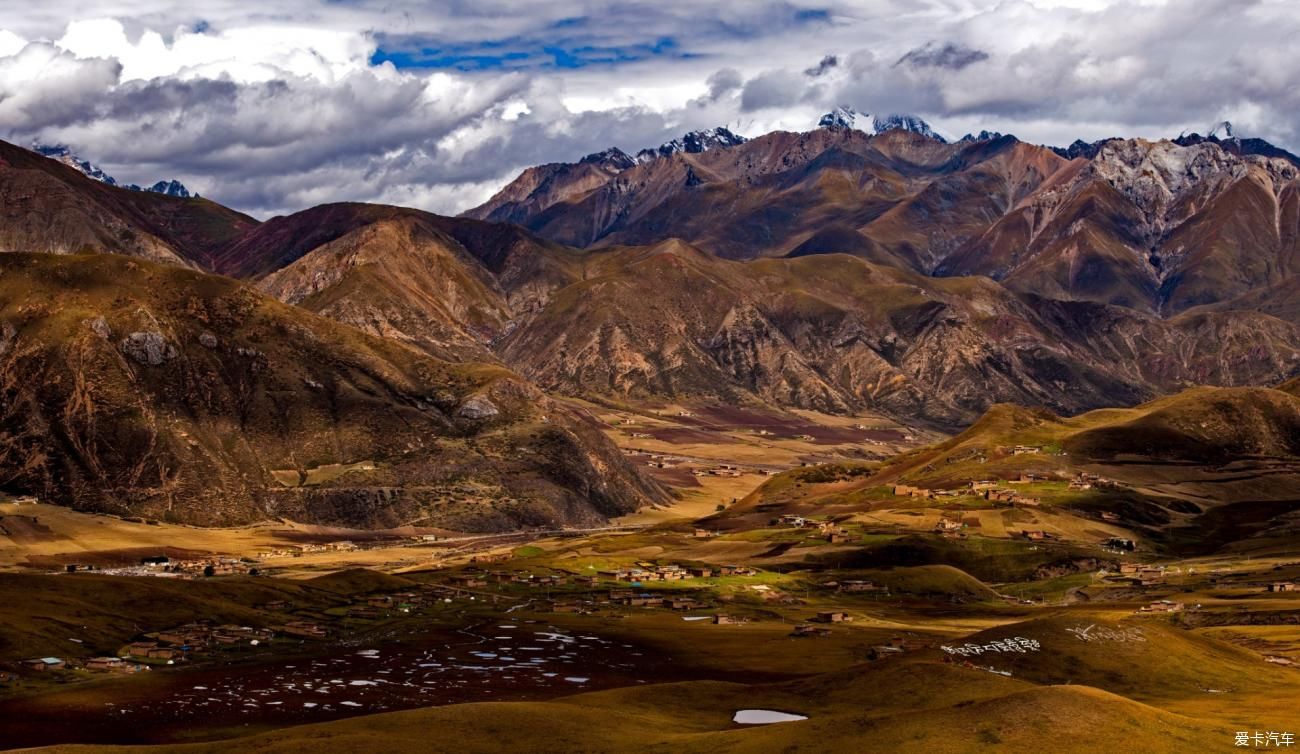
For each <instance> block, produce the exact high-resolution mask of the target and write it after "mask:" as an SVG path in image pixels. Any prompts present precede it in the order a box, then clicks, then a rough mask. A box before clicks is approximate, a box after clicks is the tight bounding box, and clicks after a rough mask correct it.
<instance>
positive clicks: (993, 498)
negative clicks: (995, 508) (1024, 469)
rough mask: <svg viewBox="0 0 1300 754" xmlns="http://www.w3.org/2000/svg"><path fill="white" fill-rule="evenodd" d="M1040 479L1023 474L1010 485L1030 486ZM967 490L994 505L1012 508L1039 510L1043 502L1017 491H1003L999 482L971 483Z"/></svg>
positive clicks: (1032, 475)
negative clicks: (999, 504)
mask: <svg viewBox="0 0 1300 754" xmlns="http://www.w3.org/2000/svg"><path fill="white" fill-rule="evenodd" d="M1039 479H1040V477H1038V476H1037V475H1034V474H1021V475H1020V477H1019V478H1017V479H1013V480H1009V481H1008V484H1029V483H1031V482H1035V481H1038V480H1039ZM967 488H968V490H969V492H970V494H973V495H975V496H976V497H982V498H984V499H985V500H988V501H989V502H991V503H994V504H998V503H1001V504H1002V505H1006V506H1010V507H1016V506H1027V507H1030V508H1037V507H1038V506H1039V505H1041V501H1040V500H1039V499H1038V498H1036V497H1030V496H1028V495H1024V494H1021V493H1020V492H1017V491H1016V490H1007V489H1003V488H1001V487H999V486H998V483H997V482H994V481H992V480H988V479H981V480H979V481H974V482H971V483H970V484H969V485H968V487H967Z"/></svg>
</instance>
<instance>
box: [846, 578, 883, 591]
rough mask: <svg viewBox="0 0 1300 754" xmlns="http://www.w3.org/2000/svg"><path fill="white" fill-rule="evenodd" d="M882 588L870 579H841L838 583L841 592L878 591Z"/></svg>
mask: <svg viewBox="0 0 1300 754" xmlns="http://www.w3.org/2000/svg"><path fill="white" fill-rule="evenodd" d="M882 589H883V587H881V586H879V585H877V584H875V583H873V582H870V581H841V582H840V583H839V585H838V591H841V592H878V591H881V590H882Z"/></svg>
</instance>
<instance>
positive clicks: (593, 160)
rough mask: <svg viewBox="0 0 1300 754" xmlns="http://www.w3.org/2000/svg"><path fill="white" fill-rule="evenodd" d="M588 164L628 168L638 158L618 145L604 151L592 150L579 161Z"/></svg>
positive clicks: (619, 168) (616, 168) (621, 168)
mask: <svg viewBox="0 0 1300 754" xmlns="http://www.w3.org/2000/svg"><path fill="white" fill-rule="evenodd" d="M578 162H579V163H585V164H588V165H601V166H604V167H610V168H614V169H615V170H627V169H628V168H630V167H632V166H633V165H635V164H636V160H634V159H632V156H631V155H629V154H628V153H627V152H624V151H623V150H621V149H619V148H618V147H610V148H609V149H606V150H604V151H602V152H592V153H591V154H589V155H587V156H586V157H583V158H582V159H581V160H579V161H578Z"/></svg>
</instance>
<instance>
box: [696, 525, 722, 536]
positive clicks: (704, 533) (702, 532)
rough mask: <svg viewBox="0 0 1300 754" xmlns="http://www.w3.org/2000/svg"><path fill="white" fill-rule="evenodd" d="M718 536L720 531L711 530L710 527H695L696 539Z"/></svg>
mask: <svg viewBox="0 0 1300 754" xmlns="http://www.w3.org/2000/svg"><path fill="white" fill-rule="evenodd" d="M716 536H718V533H717V532H715V531H710V530H708V529H704V528H701V527H698V526H697V527H695V538H696V539H708V538H710V537H716Z"/></svg>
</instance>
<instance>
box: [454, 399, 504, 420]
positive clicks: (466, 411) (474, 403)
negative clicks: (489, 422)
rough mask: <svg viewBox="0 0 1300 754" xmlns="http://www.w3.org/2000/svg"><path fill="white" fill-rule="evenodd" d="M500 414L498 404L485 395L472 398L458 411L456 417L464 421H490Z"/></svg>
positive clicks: (461, 405)
mask: <svg viewBox="0 0 1300 754" xmlns="http://www.w3.org/2000/svg"><path fill="white" fill-rule="evenodd" d="M499 413H501V411H500V409H498V408H497V407H496V404H495V403H493V402H492V401H491V400H489V399H488V398H487V396H483V395H476V396H474V397H472V398H470V399H469V400H467V401H465V402H464V403H462V404H460V408H458V409H456V415H457V416H459V417H461V418H462V419H490V418H492V417H494V416H496V415H497V414H499Z"/></svg>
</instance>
